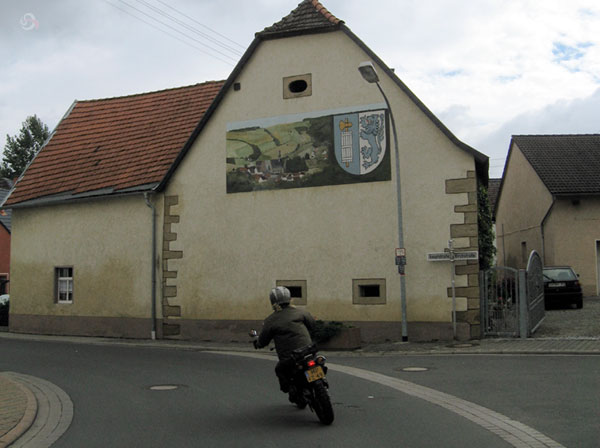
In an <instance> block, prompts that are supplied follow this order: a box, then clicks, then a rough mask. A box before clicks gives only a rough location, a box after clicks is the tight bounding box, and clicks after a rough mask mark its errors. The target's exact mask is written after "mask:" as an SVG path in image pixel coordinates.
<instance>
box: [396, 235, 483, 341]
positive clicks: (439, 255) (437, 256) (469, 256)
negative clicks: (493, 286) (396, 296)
mask: <svg viewBox="0 0 600 448" xmlns="http://www.w3.org/2000/svg"><path fill="white" fill-rule="evenodd" d="M478 259H479V252H478V251H476V250H464V251H458V252H457V251H455V250H454V241H453V240H448V250H447V251H444V252H430V253H428V254H427V261H449V262H451V263H452V265H451V268H450V275H451V278H452V329H453V331H454V339H456V281H455V279H454V276H455V272H454V267H455V266H456V264H455V262H456V261H464V260H478ZM399 267H400V266H399Z"/></svg>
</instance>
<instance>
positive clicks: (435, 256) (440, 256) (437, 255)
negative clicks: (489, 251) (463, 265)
mask: <svg viewBox="0 0 600 448" xmlns="http://www.w3.org/2000/svg"><path fill="white" fill-rule="evenodd" d="M453 256H454V257H453ZM478 259H479V252H478V251H476V250H466V251H464V252H430V253H428V254H427V261H453V260H454V261H456V260H460V261H462V260H478Z"/></svg>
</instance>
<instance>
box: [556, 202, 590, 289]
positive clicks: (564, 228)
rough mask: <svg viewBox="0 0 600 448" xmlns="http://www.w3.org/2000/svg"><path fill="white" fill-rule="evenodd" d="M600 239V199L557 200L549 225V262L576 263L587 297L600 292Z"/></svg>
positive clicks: (573, 264) (560, 264) (562, 264)
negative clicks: (599, 252)
mask: <svg viewBox="0 0 600 448" xmlns="http://www.w3.org/2000/svg"><path fill="white" fill-rule="evenodd" d="M597 241H600V198H597V197H589V198H585V197H583V198H581V199H579V200H578V201H576V202H575V203H573V201H572V200H571V199H568V198H565V199H557V201H556V202H555V204H554V206H553V207H552V212H551V214H550V216H549V218H548V220H547V224H546V227H545V243H546V244H545V247H546V254H545V258H546V260H545V263H546V264H547V265H548V266H557V265H558V266H564V265H568V266H572V267H573V268H574V269H575V271H576V272H577V273H578V274H579V280H580V282H581V286H582V288H583V294H584V295H585V296H592V295H596V294H598V291H599V288H598V263H599V262H600V260H598V259H597V253H596V245H597Z"/></svg>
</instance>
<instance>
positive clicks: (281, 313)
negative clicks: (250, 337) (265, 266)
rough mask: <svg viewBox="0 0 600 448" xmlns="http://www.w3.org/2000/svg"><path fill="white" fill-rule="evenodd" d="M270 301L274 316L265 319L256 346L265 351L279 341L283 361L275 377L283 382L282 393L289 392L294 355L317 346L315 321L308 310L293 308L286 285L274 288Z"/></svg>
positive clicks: (278, 364)
mask: <svg viewBox="0 0 600 448" xmlns="http://www.w3.org/2000/svg"><path fill="white" fill-rule="evenodd" d="M269 299H270V301H271V306H272V307H273V313H272V314H270V315H269V316H268V317H267V318H266V319H265V321H264V324H263V329H262V331H261V332H260V335H259V336H258V340H255V341H254V347H255V348H262V347H265V346H267V345H268V344H269V342H271V340H274V341H275V349H276V351H277V357H278V358H279V362H278V363H277V366H276V367H275V374H276V375H277V378H278V379H279V387H280V389H281V391H282V392H284V393H288V392H289V391H290V377H291V376H292V370H293V367H294V360H293V359H292V356H291V353H292V352H293V351H294V350H296V349H298V348H303V347H306V346H307V345H310V344H312V343H313V342H312V338H311V333H312V332H313V331H314V329H315V319H314V318H313V317H312V315H311V314H310V313H309V312H308V311H305V310H301V309H299V308H296V307H295V306H293V305H290V300H291V294H290V290H289V289H287V288H286V287H284V286H278V287H276V288H273V289H272V290H271V293H270V294H269ZM290 400H293V397H291V396H290Z"/></svg>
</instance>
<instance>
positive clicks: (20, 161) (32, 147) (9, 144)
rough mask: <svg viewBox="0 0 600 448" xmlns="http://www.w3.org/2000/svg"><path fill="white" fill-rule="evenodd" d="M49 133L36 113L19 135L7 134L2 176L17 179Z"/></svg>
mask: <svg viewBox="0 0 600 448" xmlns="http://www.w3.org/2000/svg"><path fill="white" fill-rule="evenodd" d="M49 135H50V132H49V131H48V126H46V125H45V124H44V123H42V120H40V119H39V118H38V117H37V116H36V115H33V116H30V117H27V118H26V119H25V121H24V122H23V125H22V126H21V130H20V132H19V134H18V135H15V136H14V137H11V136H9V135H7V136H6V145H5V146H4V156H3V157H2V166H0V177H6V178H8V179H15V178H17V177H19V176H20V175H21V174H23V171H25V168H26V167H27V164H28V163H29V162H30V161H31V159H33V157H34V156H35V154H36V153H37V152H38V151H39V150H40V148H41V147H42V145H43V144H44V142H45V141H46V139H47V138H48V136H49Z"/></svg>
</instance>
